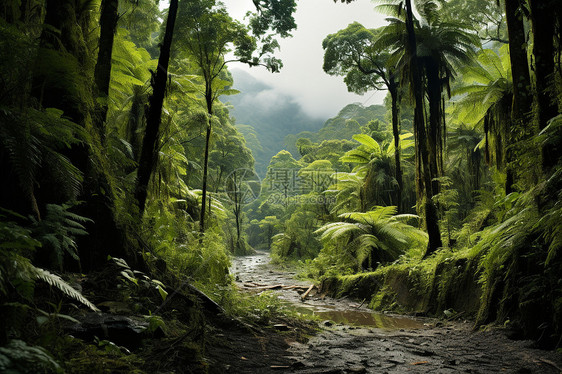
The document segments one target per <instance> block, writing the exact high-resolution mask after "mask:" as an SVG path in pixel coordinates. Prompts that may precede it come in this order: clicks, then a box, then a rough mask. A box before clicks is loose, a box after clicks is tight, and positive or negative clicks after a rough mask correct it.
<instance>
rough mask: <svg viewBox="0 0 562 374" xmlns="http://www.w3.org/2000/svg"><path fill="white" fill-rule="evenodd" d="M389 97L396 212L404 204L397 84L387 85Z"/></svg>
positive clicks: (402, 209) (402, 207)
mask: <svg viewBox="0 0 562 374" xmlns="http://www.w3.org/2000/svg"><path fill="white" fill-rule="evenodd" d="M389 91H390V97H391V99H392V135H393V136H394V163H395V168H396V169H395V170H396V171H395V178H396V183H398V189H397V190H396V206H397V208H398V213H402V212H403V211H404V204H403V202H402V190H403V188H404V181H403V179H402V165H401V161H400V152H401V146H400V106H399V104H400V98H399V94H398V85H397V84H394V83H391V85H390V86H389Z"/></svg>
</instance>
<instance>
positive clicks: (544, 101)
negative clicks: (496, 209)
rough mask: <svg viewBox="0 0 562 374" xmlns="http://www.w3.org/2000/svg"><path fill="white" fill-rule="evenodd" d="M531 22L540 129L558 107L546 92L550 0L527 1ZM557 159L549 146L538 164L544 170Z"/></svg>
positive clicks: (550, 70)
mask: <svg viewBox="0 0 562 374" xmlns="http://www.w3.org/2000/svg"><path fill="white" fill-rule="evenodd" d="M529 3H530V5H531V22H532V27H533V54H534V56H535V80H536V87H537V104H538V117H539V129H540V130H542V129H544V128H545V127H546V126H547V124H548V121H549V120H550V119H551V118H553V117H555V116H556V115H557V114H558V108H557V105H556V103H555V101H554V100H552V99H551V95H550V94H549V89H548V88H549V82H552V81H554V69H555V64H554V54H555V52H554V31H555V29H554V23H555V22H556V19H555V16H554V2H553V1H549V0H540V1H539V0H530V1H529ZM557 161H558V157H557V154H556V150H555V149H553V147H552V146H545V147H543V149H542V164H543V169H544V171H548V170H549V169H550V168H551V167H553V166H554V165H555V164H556V162H557Z"/></svg>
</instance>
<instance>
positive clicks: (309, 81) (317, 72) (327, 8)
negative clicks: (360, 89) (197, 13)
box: [223, 0, 386, 118]
mask: <svg viewBox="0 0 562 374" xmlns="http://www.w3.org/2000/svg"><path fill="white" fill-rule="evenodd" d="M223 2H224V3H225V5H226V7H227V8H228V10H229V13H230V15H231V16H232V17H233V18H236V19H238V20H241V21H243V17H244V15H245V14H246V12H247V11H248V10H253V9H255V7H254V5H253V3H252V0H223ZM374 7H375V5H374V4H373V3H372V2H371V1H369V0H356V1H355V2H353V3H351V4H341V3H334V2H333V0H298V1H297V12H296V14H295V20H296V23H297V30H296V31H294V32H293V37H292V38H287V39H279V43H280V45H281V50H280V51H278V52H277V53H276V57H278V58H280V59H281V60H282V61H283V69H282V70H281V72H280V73H276V74H272V73H269V72H268V71H267V70H266V69H265V68H260V67H254V68H249V67H247V66H246V65H244V64H238V63H236V64H232V65H231V67H236V68H239V69H243V70H246V71H248V72H249V73H250V74H251V75H253V76H254V77H255V78H257V79H259V80H260V81H263V82H264V83H266V84H268V85H270V86H271V87H272V89H273V90H274V92H278V93H279V94H284V95H289V96H291V97H294V99H295V101H296V102H298V103H300V104H301V106H302V108H303V109H304V111H305V112H307V113H308V114H310V115H312V116H313V117H320V118H329V117H332V116H334V115H335V114H337V112H338V111H339V110H340V109H342V108H343V107H344V106H345V105H347V104H350V103H354V102H359V103H362V104H363V105H373V104H382V102H383V99H384V97H385V95H386V91H378V92H374V91H373V92H369V93H366V94H365V95H362V96H359V95H355V94H352V93H349V92H347V87H346V86H345V83H343V77H332V76H329V75H328V74H326V73H324V71H323V70H322V62H323V56H324V50H323V49H322V40H324V38H325V37H326V36H327V35H328V34H333V33H335V32H337V31H338V30H341V29H343V28H345V27H347V25H349V24H350V23H352V22H354V21H358V22H360V23H361V24H363V25H364V26H365V27H368V28H375V27H379V26H382V25H384V24H385V21H384V16H381V15H380V14H378V13H377V12H375V11H374ZM235 86H236V82H235Z"/></svg>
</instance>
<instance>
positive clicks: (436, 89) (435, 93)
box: [425, 60, 441, 195]
mask: <svg viewBox="0 0 562 374" xmlns="http://www.w3.org/2000/svg"><path fill="white" fill-rule="evenodd" d="M425 70H426V74H427V97H428V101H429V126H428V129H429V131H428V133H429V134H428V137H427V139H428V146H429V170H430V172H431V185H432V189H433V191H432V192H433V195H436V194H438V193H439V181H438V180H437V178H439V177H440V176H441V175H440V173H439V166H438V165H439V160H440V158H441V157H440V152H439V147H438V145H439V144H440V142H441V139H440V136H439V134H440V133H441V131H440V127H441V83H440V77H439V67H438V66H437V65H436V63H435V62H434V61H433V60H426V61H425Z"/></svg>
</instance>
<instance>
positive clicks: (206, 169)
mask: <svg viewBox="0 0 562 374" xmlns="http://www.w3.org/2000/svg"><path fill="white" fill-rule="evenodd" d="M208 86H210V83H209V84H208ZM205 99H206V101H207V114H208V124H207V135H206V136H205V158H204V161H203V187H202V194H203V196H202V201H201V216H200V218H199V231H200V232H201V233H204V232H205V211H206V207H205V201H206V200H207V177H208V174H209V147H210V143H211V131H212V120H213V99H212V92H211V88H210V87H208V88H207V92H206V93H205ZM209 210H210V209H209Z"/></svg>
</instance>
